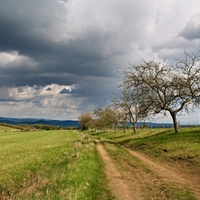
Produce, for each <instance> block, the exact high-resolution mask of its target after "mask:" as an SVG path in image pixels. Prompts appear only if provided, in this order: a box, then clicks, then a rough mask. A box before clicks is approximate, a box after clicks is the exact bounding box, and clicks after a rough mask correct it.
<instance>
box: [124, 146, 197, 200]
mask: <svg viewBox="0 0 200 200" xmlns="http://www.w3.org/2000/svg"><path fill="white" fill-rule="evenodd" d="M121 147H122V146H121ZM122 148H124V149H126V150H127V151H128V152H129V153H130V154H131V155H133V156H134V157H136V158H138V159H139V160H140V161H142V162H143V163H144V164H145V165H147V166H148V167H149V168H150V169H151V170H153V171H155V172H156V173H157V174H158V175H159V176H160V177H161V178H162V179H163V180H165V181H167V182H174V183H178V184H180V185H182V186H184V187H187V188H189V189H190V190H191V191H193V192H194V194H195V195H196V197H197V198H198V199H200V181H198V180H194V179H192V178H191V177H188V176H187V175H186V174H182V173H177V172H175V170H173V169H168V168H167V167H164V166H163V165H162V164H160V163H157V162H155V161H153V160H151V159H150V158H148V157H146V156H144V155H142V154H140V153H138V152H135V151H133V150H130V149H128V148H125V147H122Z"/></svg>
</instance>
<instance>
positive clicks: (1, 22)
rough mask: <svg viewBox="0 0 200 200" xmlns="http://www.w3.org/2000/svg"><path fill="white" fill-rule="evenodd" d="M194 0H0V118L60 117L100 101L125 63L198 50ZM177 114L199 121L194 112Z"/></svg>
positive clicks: (112, 90)
mask: <svg viewBox="0 0 200 200" xmlns="http://www.w3.org/2000/svg"><path fill="white" fill-rule="evenodd" d="M199 4H200V0H192V1H189V0H167V1H160V0H148V1H146V0H140V1H138V0H123V1H120V0H117V1H116V0H101V1H94V0H40V1H36V0H26V1H24V0H1V1H0V116H2V117H18V118H46V119H59V120H67V119H77V118H78V116H79V115H80V114H82V113H85V112H87V111H93V110H94V109H96V108H99V107H105V106H107V105H108V104H109V103H110V100H111V98H112V97H113V95H115V94H116V93H117V91H118V86H119V84H120V79H121V74H120V73H119V71H120V70H124V69H127V68H128V67H129V64H137V63H140V62H141V60H142V59H144V60H147V61H148V60H152V59H158V60H163V59H164V58H166V60H168V61H170V62H173V61H174V60H175V59H176V58H181V57H182V56H183V50H184V49H185V50H186V51H188V52H193V53H196V52H198V51H199V50H200V6H199ZM178 117H179V120H180V121H181V122H185V123H194V122H195V123H200V111H198V110H196V112H193V113H190V114H189V115H187V114H184V113H182V114H180V115H179V116H178ZM155 120H161V121H166V122H171V118H169V117H167V118H165V119H155Z"/></svg>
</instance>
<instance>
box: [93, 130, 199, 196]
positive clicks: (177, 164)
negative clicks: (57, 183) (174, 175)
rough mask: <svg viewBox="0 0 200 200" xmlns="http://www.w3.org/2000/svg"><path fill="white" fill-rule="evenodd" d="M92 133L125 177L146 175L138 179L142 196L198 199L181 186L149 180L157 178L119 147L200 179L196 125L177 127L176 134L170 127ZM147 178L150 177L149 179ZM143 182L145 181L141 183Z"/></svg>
mask: <svg viewBox="0 0 200 200" xmlns="http://www.w3.org/2000/svg"><path fill="white" fill-rule="evenodd" d="M93 135H94V136H95V137H96V138H98V139H99V140H100V141H101V142H102V144H103V145H104V148H105V149H106V150H107V152H108V153H109V155H110V157H111V158H112V159H113V160H114V161H115V164H116V166H118V169H119V170H120V171H125V172H126V173H128V174H129V176H130V174H131V173H132V174H133V175H132V176H133V177H135V176H136V175H137V174H138V173H140V174H141V176H142V177H146V178H143V179H144V180H140V177H139V178H138V179H139V183H140V184H141V188H142V192H143V195H144V199H166V200H168V199H173V200H177V199H180V200H183V199H184V200H189V199H190V200H196V199H198V198H196V197H195V195H194V194H193V193H192V192H191V190H190V189H187V188H181V187H180V186H179V185H174V184H171V183H170V182H168V183H167V182H166V183H163V182H162V181H160V182H159V181H157V182H156V183H154V182H152V180H159V178H157V177H156V178H155V177H154V175H153V174H152V173H151V171H150V170H149V169H148V167H147V166H145V165H144V164H143V163H142V162H141V161H140V160H138V159H136V158H134V157H133V156H131V155H130V154H129V153H128V152H127V151H126V150H125V149H123V148H121V146H124V147H127V148H129V149H132V150H133V151H137V152H141V153H143V154H145V155H147V156H149V157H151V158H153V159H154V160H157V161H158V163H162V165H165V164H166V165H169V166H171V167H172V168H174V169H176V171H177V172H182V173H186V174H187V175H188V177H197V178H198V179H199V180H200V127H190V128H181V130H180V132H179V133H174V130H173V129H170V128H169V129H162V128H160V129H143V130H140V129H138V131H137V133H136V134H133V132H132V130H127V132H126V133H123V131H122V130H121V131H118V133H114V132H112V131H110V132H104V133H99V132H96V133H93ZM129 166H132V168H130V167H129ZM126 173H125V174H126ZM147 177H149V178H150V177H151V178H150V181H149V180H148V178H147ZM136 179H137V177H136ZM143 181H144V182H146V183H143V185H142V182H143ZM148 181H149V182H148Z"/></svg>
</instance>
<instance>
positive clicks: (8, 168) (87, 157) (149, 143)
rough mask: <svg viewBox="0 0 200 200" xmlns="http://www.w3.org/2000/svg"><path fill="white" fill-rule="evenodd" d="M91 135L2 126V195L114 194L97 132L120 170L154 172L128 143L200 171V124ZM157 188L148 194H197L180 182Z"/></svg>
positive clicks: (75, 198)
mask: <svg viewBox="0 0 200 200" xmlns="http://www.w3.org/2000/svg"><path fill="white" fill-rule="evenodd" d="M91 134H92V137H90V138H89V139H88V138H87V137H84V136H85V133H84V132H80V131H78V130H53V131H36V132H13V130H12V129H11V128H8V127H3V126H0V141H1V142H0V152H1V154H0V199H14V200H15V199H16V200H18V199H20V200H21V199H25V200H29V199H34V200H35V199H36V200H37V199H61V200H62V199H67V200H87V199H88V200H98V199H99V200H109V199H114V197H113V196H112V194H111V192H110V190H109V189H108V182H107V180H106V176H105V173H104V164H103V163H102V160H101V158H100V156H99V153H98V152H97V149H96V146H95V143H94V140H93V137H95V138H98V139H99V140H100V141H101V143H102V144H103V145H104V147H105V149H106V150H107V151H108V153H109V154H110V156H111V158H112V159H113V160H114V162H115V164H116V165H117V166H118V167H119V170H128V171H127V172H128V173H130V170H131V171H132V173H133V174H134V173H137V172H138V170H140V171H141V172H142V173H147V174H148V176H149V174H151V172H150V171H149V169H148V168H147V167H146V166H144V165H143V164H142V163H141V162H139V161H138V160H137V159H135V158H134V157H133V156H131V155H129V154H128V152H127V151H125V150H124V149H122V148H121V146H124V147H128V148H130V149H132V150H134V151H138V152H141V153H143V154H145V155H147V156H149V157H151V158H153V159H156V160H157V161H159V162H161V163H167V164H169V165H170V164H175V166H176V168H180V169H181V170H183V171H184V172H186V173H189V174H190V173H192V174H193V175H195V176H199V174H200V128H199V127H196V128H183V129H181V130H180V132H179V133H174V131H173V129H143V130H138V131H137V134H132V130H129V131H127V132H126V133H123V131H120V130H119V131H118V132H117V133H114V132H112V131H110V132H91ZM80 135H82V136H83V137H82V138H83V141H82V145H80V146H79V147H78V156H77V157H76V153H77V152H76V151H75V142H74V141H75V140H80V138H81V137H80ZM123 160H124V161H125V162H121V161H123ZM126 162H127V163H126ZM122 164H123V165H122ZM127 166H128V167H127ZM129 167H131V169H129ZM134 170H135V171H134ZM151 176H153V175H152V174H151ZM152 179H153V178H152ZM153 187H154V185H151V184H148V186H144V187H143V193H144V195H146V199H159V198H160V196H159V195H160V193H161V192H162V191H163V190H164V191H165V193H166V192H167V193H166V198H164V197H162V198H161V199H195V198H193V196H192V195H191V193H190V192H187V190H182V189H181V188H178V187H177V188H176V186H174V185H173V186H171V185H169V184H167V183H166V184H164V185H163V184H160V185H159V187H157V188H155V187H154V188H153ZM145 191H146V192H145ZM151 193H152V194H151ZM183 197H184V198H183Z"/></svg>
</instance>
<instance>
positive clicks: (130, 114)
mask: <svg viewBox="0 0 200 200" xmlns="http://www.w3.org/2000/svg"><path fill="white" fill-rule="evenodd" d="M121 88H122V90H121V91H120V92H121V93H120V95H119V96H118V97H115V98H113V100H112V102H113V105H115V106H116V107H118V108H120V109H121V110H122V111H123V118H122V122H123V123H126V121H128V122H129V123H131V124H132V127H133V132H134V133H136V124H137V122H138V121H139V120H142V119H144V118H146V117H147V114H148V109H145V107H143V106H142V101H141V99H142V96H141V94H140V95H139V91H137V90H136V89H134V90H133V89H132V88H130V87H125V85H121Z"/></svg>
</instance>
